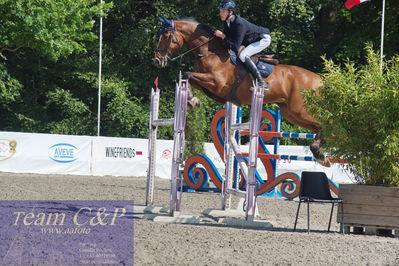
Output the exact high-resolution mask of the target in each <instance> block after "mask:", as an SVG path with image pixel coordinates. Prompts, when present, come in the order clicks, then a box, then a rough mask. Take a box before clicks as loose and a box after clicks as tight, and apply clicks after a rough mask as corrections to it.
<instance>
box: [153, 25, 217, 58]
mask: <svg viewBox="0 0 399 266" xmlns="http://www.w3.org/2000/svg"><path fill="white" fill-rule="evenodd" d="M168 31H171V32H172V33H171V34H170V35H169V36H168V39H167V40H166V43H167V45H166V46H165V48H164V49H157V50H156V52H165V55H164V56H161V62H163V63H166V62H165V61H167V60H170V61H172V62H173V61H175V60H177V59H181V58H183V57H184V56H185V55H186V54H188V53H190V52H192V51H194V50H196V49H198V48H200V47H202V46H204V45H205V44H207V43H209V42H210V41H212V40H213V39H214V38H215V36H212V37H211V38H209V39H208V40H207V41H206V42H203V43H201V44H200V45H197V46H195V47H194V48H191V49H189V50H187V51H185V52H184V53H182V54H180V55H178V56H175V57H173V58H170V57H169V55H168V54H169V50H170V44H171V43H172V39H173V40H175V42H176V43H177V44H178V45H179V50H180V48H181V46H180V44H179V41H178V40H177V37H176V35H175V33H176V28H175V27H174V25H173V27H170V28H166V29H164V30H163V32H162V34H164V33H165V32H168Z"/></svg>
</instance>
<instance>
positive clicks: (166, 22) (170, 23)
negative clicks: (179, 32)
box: [159, 17, 173, 28]
mask: <svg viewBox="0 0 399 266" xmlns="http://www.w3.org/2000/svg"><path fill="white" fill-rule="evenodd" d="M159 21H161V23H162V25H163V26H164V27H166V28H169V27H172V26H173V21H172V20H171V19H167V18H164V17H159Z"/></svg>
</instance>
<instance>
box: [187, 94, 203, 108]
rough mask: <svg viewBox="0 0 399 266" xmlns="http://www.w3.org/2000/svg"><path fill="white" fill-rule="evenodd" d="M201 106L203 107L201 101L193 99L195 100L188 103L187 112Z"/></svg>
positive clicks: (192, 99)
mask: <svg viewBox="0 0 399 266" xmlns="http://www.w3.org/2000/svg"><path fill="white" fill-rule="evenodd" d="M200 106H201V101H200V99H198V98H197V97H193V98H191V100H189V101H188V102H187V111H191V110H193V109H195V108H199V107H200Z"/></svg>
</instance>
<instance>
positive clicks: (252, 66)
mask: <svg viewBox="0 0 399 266" xmlns="http://www.w3.org/2000/svg"><path fill="white" fill-rule="evenodd" d="M244 63H245V65H246V66H247V68H248V69H249V71H250V72H251V74H252V76H253V77H254V78H256V79H257V80H258V85H259V86H261V87H264V88H266V83H265V81H264V80H263V78H262V75H261V74H260V72H259V70H258V69H257V68H256V65H255V63H254V62H253V61H252V60H251V58H250V57H249V56H246V57H245V62H244Z"/></svg>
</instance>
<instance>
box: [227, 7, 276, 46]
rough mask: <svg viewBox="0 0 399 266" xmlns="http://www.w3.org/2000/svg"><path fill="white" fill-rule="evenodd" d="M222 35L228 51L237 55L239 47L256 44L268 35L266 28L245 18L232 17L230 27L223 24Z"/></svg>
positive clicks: (268, 31)
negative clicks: (230, 50) (224, 36)
mask: <svg viewBox="0 0 399 266" xmlns="http://www.w3.org/2000/svg"><path fill="white" fill-rule="evenodd" d="M223 24H224V30H223V33H224V34H225V35H226V38H224V40H223V43H224V44H225V46H226V47H227V48H229V49H232V50H233V51H235V52H236V53H238V49H239V48H240V46H241V45H244V46H248V45H249V44H251V43H254V42H257V41H259V40H261V39H262V37H263V35H264V34H270V30H269V29H268V28H264V27H260V26H257V25H255V24H253V23H251V22H249V21H248V20H246V19H245V18H242V17H240V16H237V15H234V18H233V20H232V21H231V22H230V27H229V26H228V25H227V22H224V23H223Z"/></svg>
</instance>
